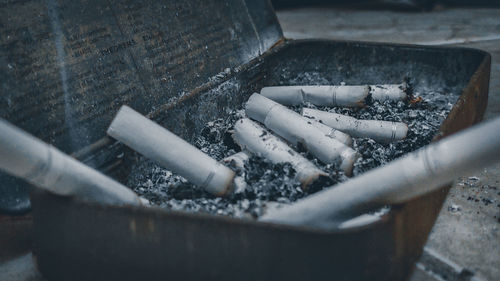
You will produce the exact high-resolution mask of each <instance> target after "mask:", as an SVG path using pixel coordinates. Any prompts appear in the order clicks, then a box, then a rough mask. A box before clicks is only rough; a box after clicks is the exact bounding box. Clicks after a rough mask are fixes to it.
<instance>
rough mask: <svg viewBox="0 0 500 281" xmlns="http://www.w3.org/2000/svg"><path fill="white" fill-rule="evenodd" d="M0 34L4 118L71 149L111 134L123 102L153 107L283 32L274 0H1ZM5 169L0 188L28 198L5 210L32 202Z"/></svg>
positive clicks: (241, 61)
mask: <svg viewBox="0 0 500 281" xmlns="http://www.w3.org/2000/svg"><path fill="white" fill-rule="evenodd" d="M0 34H1V36H0V81H2V82H1V83H2V84H1V87H0V116H1V117H2V118H4V119H7V120H8V121H9V122H11V123H13V124H14V125H16V126H18V127H20V128H22V129H24V130H26V131H28V132H29V133H31V134H33V135H35V136H37V137H39V138H41V139H42V140H44V141H46V142H49V143H51V144H53V145H55V146H56V147H58V148H59V149H61V150H62V151H64V152H67V153H71V152H74V151H77V150H79V149H81V148H83V147H85V146H87V145H89V144H92V143H93V142H95V141H97V140H98V139H100V138H101V137H102V136H104V135H105V131H106V128H107V126H108V125H109V123H110V122H111V119H112V117H113V115H114V114H115V113H116V111H117V110H118V108H119V107H120V106H121V105H122V104H128V105H131V106H132V107H133V108H135V109H136V110H138V111H140V112H141V113H143V114H147V113H150V112H152V111H154V110H155V109H156V108H158V107H161V106H162V105H164V104H167V103H170V102H173V101H175V100H178V99H179V98H182V97H183V96H184V95H185V93H187V92H189V91H191V90H193V89H194V88H196V87H198V86H200V85H202V84H204V83H207V82H209V81H210V78H211V77H213V76H214V75H216V74H217V73H220V72H224V71H225V70H226V69H229V70H231V69H233V68H235V67H237V66H240V65H242V64H244V63H247V62H249V61H250V60H252V59H254V58H256V57H258V56H259V55H260V54H261V53H263V52H264V51H266V50H267V49H269V48H270V47H271V46H272V45H273V44H275V43H276V42H277V41H278V40H280V39H281V37H282V34H281V29H280V27H279V24H278V22H277V19H276V16H275V15H274V13H273V12H272V9H271V7H270V4H269V3H268V1H243V0H237V1H217V0H209V1H202V0H193V1H167V0H163V1H153V0H147V1H136V0H128V1H117V0H107V1H100V0H86V1H83V0H82V1H63V0H59V1H58V0H46V1H42V0H31V1H26V0H23V1H19V0H15V1H13V0H3V1H0ZM6 177H7V176H5V175H4V174H1V175H0V182H2V185H0V195H2V194H4V193H7V191H5V189H8V190H13V188H12V186H15V188H17V189H19V192H17V193H15V194H14V195H15V197H17V198H19V199H20V200H21V201H22V203H23V204H20V203H18V202H15V201H14V202H13V201H12V200H10V199H9V200H4V201H5V202H3V201H2V202H1V203H2V204H0V210H2V209H3V210H4V211H6V210H7V211H11V212H16V211H18V212H21V211H22V210H26V208H27V206H29V202H27V192H26V187H24V185H23V184H22V183H21V182H19V181H16V180H12V179H9V180H8V186H5V185H4V184H3V183H4V182H7V180H4V179H5V178H6ZM2 197H3V198H6V197H7V194H6V196H2ZM4 206H5V207H4ZM2 207H4V208H2ZM16 208H17V210H16Z"/></svg>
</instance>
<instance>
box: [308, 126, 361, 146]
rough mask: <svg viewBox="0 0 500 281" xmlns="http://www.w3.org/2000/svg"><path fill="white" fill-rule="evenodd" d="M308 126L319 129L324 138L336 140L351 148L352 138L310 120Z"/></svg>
mask: <svg viewBox="0 0 500 281" xmlns="http://www.w3.org/2000/svg"><path fill="white" fill-rule="evenodd" d="M310 124H311V125H313V126H314V127H316V128H318V129H320V130H321V131H322V132H323V133H324V134H325V135H326V136H328V137H330V138H333V139H336V140H338V141H339V142H341V143H343V144H345V145H347V146H352V138H351V136H349V135H348V134H346V133H342V132H341V131H339V130H337V129H334V128H332V127H330V126H327V125H325V124H323V123H320V122H318V121H316V120H311V122H310Z"/></svg>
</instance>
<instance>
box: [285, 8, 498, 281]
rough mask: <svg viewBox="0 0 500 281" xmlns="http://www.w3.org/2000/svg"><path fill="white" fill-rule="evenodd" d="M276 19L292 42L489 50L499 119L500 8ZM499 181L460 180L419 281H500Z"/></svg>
mask: <svg viewBox="0 0 500 281" xmlns="http://www.w3.org/2000/svg"><path fill="white" fill-rule="evenodd" d="M277 14H278V19H279V21H280V23H281V26H282V28H283V32H284V34H285V37H287V38H293V39H304V38H326V39H341V40H357V41H377V42H395V43H409V44H423V45H443V44H446V45H452V46H466V47H471V48H478V49H482V50H485V51H487V52H489V53H490V54H491V55H492V65H491V81H490V91H489V102H488V108H487V111H486V115H485V119H491V118H495V117H500V9H485V8H450V9H446V8H440V9H436V10H433V11H431V12H416V13H410V12H397V11H384V10H378V11H369V10H360V9H357V10H349V9H346V8H335V7H317V8H300V9H292V10H283V11H278V12H277ZM499 129H500V128H499ZM499 181H500V165H497V166H493V167H489V168H488V169H484V170H483V171H482V172H479V173H476V174H475V175H464V177H463V178H461V179H458V180H457V182H456V183H455V184H454V187H453V188H452V189H451V191H450V194H449V195H448V198H447V200H446V202H445V203H444V205H443V209H442V210H441V213H440V215H439V217H438V219H437V222H436V224H435V226H434V228H433V230H432V233H431V235H430V237H429V240H428V242H427V245H426V248H425V251H424V254H423V256H422V258H421V260H420V262H419V263H418V264H417V269H416V271H415V273H414V274H413V276H412V281H416V280H481V279H482V280H500V183H499Z"/></svg>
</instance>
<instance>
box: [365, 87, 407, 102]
mask: <svg viewBox="0 0 500 281" xmlns="http://www.w3.org/2000/svg"><path fill="white" fill-rule="evenodd" d="M407 92H408V85H407V84H406V83H401V84H381V85H370V94H371V97H372V99H374V100H378V101H387V100H392V101H404V100H406V99H408V93H407Z"/></svg>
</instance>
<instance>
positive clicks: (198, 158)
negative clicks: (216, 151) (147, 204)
mask: <svg viewBox="0 0 500 281" xmlns="http://www.w3.org/2000/svg"><path fill="white" fill-rule="evenodd" d="M107 133H108V135H110V136H111V137H113V138H115V139H117V140H119V141H121V142H122V143H124V144H125V145H127V146H129V147H130V148H132V149H134V150H135V151H137V152H139V153H141V154H142V155H144V156H145V157H147V158H150V159H153V160H154V161H157V162H158V163H159V164H160V165H162V166H164V167H165V168H167V169H169V170H171V171H173V172H175V173H177V174H179V175H181V176H183V177H184V178H186V179H187V180H188V181H190V182H191V183H193V184H196V185H198V186H201V187H202V188H204V189H205V190H207V191H208V192H210V193H212V194H214V195H217V196H225V195H228V194H230V193H231V192H232V191H233V179H234V176H235V174H234V172H233V171H232V170H231V169H229V168H228V167H226V166H224V165H222V164H220V163H219V162H217V161H216V160H215V159H213V158H211V157H210V156H208V155H206V154H205V153H203V152H202V151H200V150H199V149H197V148H196V147H194V146H193V145H191V144H189V143H188V142H186V141H185V140H183V139H181V138H179V137H178V136H176V135H175V134H173V133H171V132H170V131H168V130H167V129H165V128H163V127H161V126H160V125H158V124H156V123H155V122H153V121H151V120H149V119H147V118H146V117H144V116H142V115H141V114H139V113H138V112H136V111H134V110H133V109H132V108H130V107H128V106H122V107H121V108H120V110H119V111H118V114H117V115H116V117H115V119H114V120H113V122H112V123H111V125H110V126H109V128H108V131H107Z"/></svg>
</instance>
